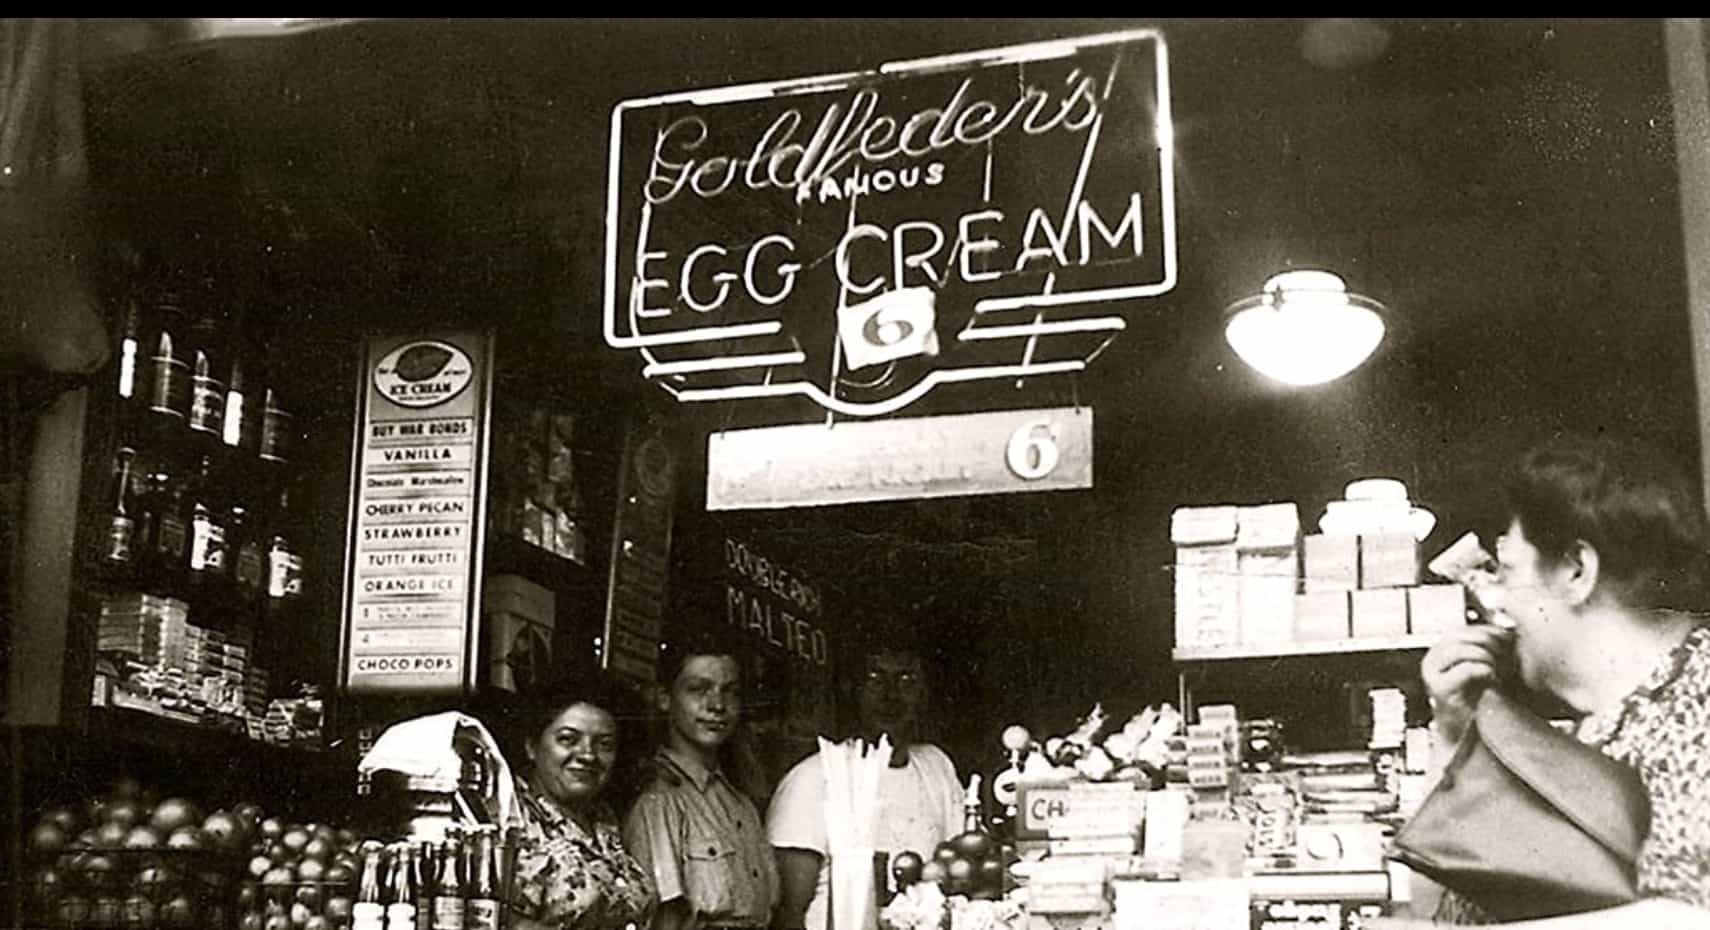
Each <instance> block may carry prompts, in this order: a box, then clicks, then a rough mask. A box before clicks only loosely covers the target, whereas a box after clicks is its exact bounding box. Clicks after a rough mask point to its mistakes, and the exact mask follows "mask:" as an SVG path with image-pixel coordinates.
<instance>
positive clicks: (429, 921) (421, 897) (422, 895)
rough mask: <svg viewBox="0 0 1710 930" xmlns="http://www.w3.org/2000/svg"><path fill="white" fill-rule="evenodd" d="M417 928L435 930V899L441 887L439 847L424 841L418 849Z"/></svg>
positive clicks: (416, 872)
mask: <svg viewBox="0 0 1710 930" xmlns="http://www.w3.org/2000/svg"><path fill="white" fill-rule="evenodd" d="M412 865H413V866H414V868H415V885H416V930H434V922H433V901H434V897H435V896H436V895H437V893H438V891H437V889H438V888H439V847H437V846H435V845H434V844H432V843H428V842H424V843H422V844H421V845H420V846H419V847H418V848H417V850H416V858H415V862H414V863H412Z"/></svg>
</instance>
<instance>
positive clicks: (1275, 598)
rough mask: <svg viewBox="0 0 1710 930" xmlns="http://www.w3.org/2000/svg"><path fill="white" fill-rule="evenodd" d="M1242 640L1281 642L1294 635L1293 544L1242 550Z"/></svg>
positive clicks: (1239, 566) (1258, 642)
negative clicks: (1283, 547)
mask: <svg viewBox="0 0 1710 930" xmlns="http://www.w3.org/2000/svg"><path fill="white" fill-rule="evenodd" d="M1237 565H1238V568H1239V572H1240V576H1241V582H1240V601H1241V642H1242V643H1244V644H1252V645H1280V644H1284V643H1287V642H1289V641H1290V640H1291V639H1293V637H1294V592H1295V577H1296V566H1297V561H1296V553H1295V550H1294V549H1293V548H1288V549H1262V550H1240V551H1239V553H1238V557H1237Z"/></svg>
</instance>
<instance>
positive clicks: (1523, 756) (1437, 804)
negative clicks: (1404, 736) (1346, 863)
mask: <svg viewBox="0 0 1710 930" xmlns="http://www.w3.org/2000/svg"><path fill="white" fill-rule="evenodd" d="M1650 819H1651V805H1650V797H1649V795H1648V794H1646V792H1645V786H1644V783H1643V782H1642V781H1641V780H1640V779H1639V775H1638V773H1637V772H1635V771H1634V770H1633V769H1632V768H1630V767H1628V766H1626V765H1623V764H1622V763H1620V762H1618V761H1616V760H1614V759H1611V758H1609V757H1608V756H1605V755H1604V754H1603V753H1601V752H1599V751H1598V750H1597V749H1596V748H1595V747H1592V746H1587V745H1585V744H1584V743H1581V742H1580V741H1578V740H1576V739H1574V738H1573V737H1572V736H1570V735H1568V734H1566V733H1563V732H1561V731H1559V730H1557V729H1555V728H1554V727H1552V726H1550V724H1549V723H1548V722H1546V721H1545V720H1544V719H1543V718H1541V717H1539V716H1538V715H1536V714H1534V713H1532V712H1530V711H1528V710H1526V709H1524V708H1523V707H1521V706H1519V705H1518V704H1516V703H1515V702H1514V700H1513V699H1512V698H1510V697H1508V696H1506V695H1504V694H1502V693H1501V692H1500V691H1496V690H1494V689H1491V690H1487V691H1486V692H1485V693H1484V695H1483V696H1481V697H1480V698H1479V702H1478V706H1477V708H1476V710H1475V712H1474V717H1473V722H1472V724H1471V725H1470V726H1469V727H1468V728H1467V732H1466V735H1465V736H1463V737H1462V738H1461V742H1460V744H1459V745H1458V746H1456V747H1455V752H1454V755H1453V757H1452V758H1450V760H1449V762H1448V764H1447V765H1446V766H1444V768H1443V774H1442V777H1441V778H1440V779H1439V780H1438V782H1437V784H1436V785H1435V786H1433V787H1432V789H1431V790H1430V792H1429V793H1427V794H1426V795H1425V799H1424V800H1423V801H1422V802H1421V803H1420V805H1419V809H1418V811H1416V812H1415V813H1414V814H1413V816H1412V817H1410V818H1409V819H1408V820H1407V823H1406V824H1405V825H1403V827H1402V828H1401V830H1400V831H1399V832H1398V833H1397V835H1396V837H1395V840H1394V843H1393V847H1392V851H1391V856H1392V857H1393V858H1396V859H1399V860H1400V861H1401V862H1403V863H1405V864H1406V865H1408V866H1409V867H1411V868H1413V869H1414V870H1416V871H1418V872H1420V873H1422V874H1424V875H1425V876H1427V877H1429V878H1431V879H1432V880H1434V881H1436V882H1437V883H1438V884H1441V885H1442V886H1444V887H1445V888H1448V889H1449V890H1451V891H1454V892H1456V893H1457V894H1459V895H1461V896H1462V897H1464V898H1466V899H1468V900H1470V901H1471V902H1472V903H1473V904H1476V905H1478V906H1479V907H1480V908H1481V909H1483V910H1484V911H1485V912H1486V913H1488V914H1489V915H1490V916H1492V917H1494V918H1496V919H1498V920H1504V921H1507V920H1523V919H1527V918H1535V917H1553V916H1556V915H1560V914H1571V913H1578V912H1581V911H1588V910H1595V909H1598V908H1604V907H1609V906H1612V905H1616V904H1622V903H1625V902H1628V901H1632V900H1634V899H1635V898H1636V897H1637V896H1638V892H1637V889H1636V887H1635V883H1634V870H1633V862H1634V860H1635V859H1636V858H1637V856H1638V853H1639V846H1640V844H1641V843H1642V842H1644V839H1645V836H1646V834H1647V833H1649V831H1650Z"/></svg>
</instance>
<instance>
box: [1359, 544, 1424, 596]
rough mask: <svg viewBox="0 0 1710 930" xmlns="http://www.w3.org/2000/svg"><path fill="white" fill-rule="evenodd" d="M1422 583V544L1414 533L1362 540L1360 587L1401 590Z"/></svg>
mask: <svg viewBox="0 0 1710 930" xmlns="http://www.w3.org/2000/svg"><path fill="white" fill-rule="evenodd" d="M1418 583H1419V543H1418V542H1416V541H1415V540H1414V539H1413V536H1412V534H1410V533H1380V534H1377V535H1371V536H1361V537H1360V587H1362V588H1399V587H1404V586H1406V585H1415V584H1418Z"/></svg>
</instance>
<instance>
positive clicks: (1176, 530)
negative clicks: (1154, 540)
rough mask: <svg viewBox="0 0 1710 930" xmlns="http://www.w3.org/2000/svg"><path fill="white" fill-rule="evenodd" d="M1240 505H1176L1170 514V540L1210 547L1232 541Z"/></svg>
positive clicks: (1179, 543) (1184, 544) (1177, 542)
mask: <svg viewBox="0 0 1710 930" xmlns="http://www.w3.org/2000/svg"><path fill="white" fill-rule="evenodd" d="M1239 512H1240V508H1239V507H1236V506H1234V505H1220V506H1216V507H1177V508H1176V509H1175V511H1174V512H1172V513H1171V514H1170V542H1173V543H1175V544H1176V545H1178V546H1210V545H1217V544H1219V543H1232V542H1234V541H1235V532H1236V521H1237V515H1238V514H1239Z"/></svg>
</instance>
